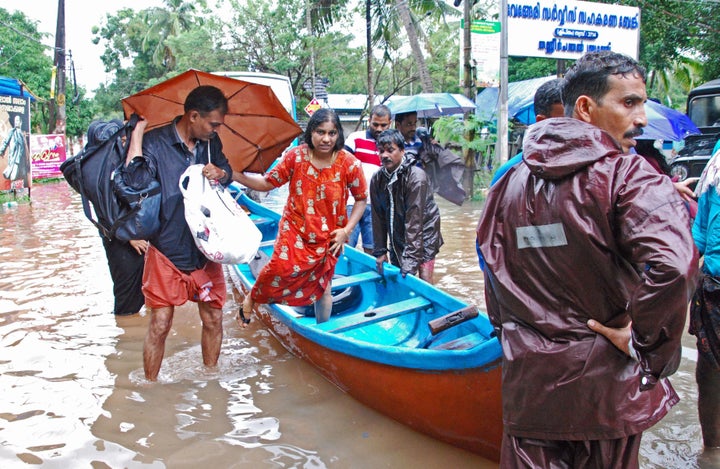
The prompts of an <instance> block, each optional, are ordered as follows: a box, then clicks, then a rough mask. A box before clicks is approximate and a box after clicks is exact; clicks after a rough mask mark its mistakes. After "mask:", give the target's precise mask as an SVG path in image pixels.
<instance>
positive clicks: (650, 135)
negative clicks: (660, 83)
mask: <svg viewBox="0 0 720 469" xmlns="http://www.w3.org/2000/svg"><path fill="white" fill-rule="evenodd" d="M645 114H646V115H647V120H648V124H647V127H645V128H644V129H643V134H642V135H641V136H640V137H638V138H640V139H645V140H673V141H676V142H679V141H681V140H684V139H685V137H687V136H688V135H692V134H699V133H700V130H699V129H698V128H697V127H696V126H695V124H694V123H693V121H691V120H690V118H689V117H688V116H686V115H685V114H683V113H682V112H679V111H676V110H675V109H672V108H669V107H667V106H663V105H662V104H660V103H656V102H655V101H651V100H647V101H646V102H645Z"/></svg>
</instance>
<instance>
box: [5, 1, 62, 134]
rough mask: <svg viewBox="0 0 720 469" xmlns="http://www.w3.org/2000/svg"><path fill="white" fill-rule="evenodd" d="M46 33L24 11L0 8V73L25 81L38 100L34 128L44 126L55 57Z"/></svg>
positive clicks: (33, 109) (32, 116) (35, 106)
mask: <svg viewBox="0 0 720 469" xmlns="http://www.w3.org/2000/svg"><path fill="white" fill-rule="evenodd" d="M42 38H43V34H42V33H40V32H38V30H37V25H36V24H35V23H34V22H33V21H32V20H30V19H29V18H28V17H26V16H25V15H24V14H23V13H21V12H18V11H16V12H14V13H12V14H11V13H9V12H8V11H7V10H5V9H3V8H0V75H2V76H6V77H11V78H17V79H19V80H22V82H23V83H25V84H26V85H27V87H28V89H29V90H30V91H31V92H32V93H34V94H35V96H37V97H38V98H39V99H38V100H37V101H35V102H33V104H32V113H31V119H32V122H31V128H33V129H40V128H43V127H44V124H43V117H44V115H45V114H44V112H43V111H44V109H43V105H44V103H43V101H44V100H45V99H47V98H49V96H50V76H51V75H52V68H53V59H52V57H51V53H52V51H51V50H50V48H48V47H46V46H44V45H43V44H42V42H41V41H42Z"/></svg>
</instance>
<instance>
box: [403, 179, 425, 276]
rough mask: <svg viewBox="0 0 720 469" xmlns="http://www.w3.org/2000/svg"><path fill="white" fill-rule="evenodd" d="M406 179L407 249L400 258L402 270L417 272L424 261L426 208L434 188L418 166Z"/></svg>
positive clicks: (408, 272) (406, 272)
mask: <svg viewBox="0 0 720 469" xmlns="http://www.w3.org/2000/svg"><path fill="white" fill-rule="evenodd" d="M404 181H405V186H404V187H403V193H404V195H405V204H406V210H405V249H403V253H402V258H401V259H400V270H401V272H402V273H404V274H416V273H417V272H418V269H419V268H420V264H421V263H422V261H423V258H422V256H423V241H424V240H423V228H424V225H425V224H424V218H425V214H424V208H425V207H426V206H427V201H428V197H430V195H432V188H431V187H430V181H429V180H428V179H427V177H426V176H425V172H424V171H423V170H422V169H420V168H417V167H413V168H411V171H410V174H409V177H408V178H407V179H405V180H404Z"/></svg>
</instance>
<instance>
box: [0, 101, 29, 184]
mask: <svg viewBox="0 0 720 469" xmlns="http://www.w3.org/2000/svg"><path fill="white" fill-rule="evenodd" d="M29 134H30V98H25V97H19V96H6V95H0V190H2V191H7V190H12V189H24V188H28V189H29V188H30V185H31V181H32V174H31V164H30V141H29Z"/></svg>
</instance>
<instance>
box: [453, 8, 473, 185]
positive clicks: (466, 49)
mask: <svg viewBox="0 0 720 469" xmlns="http://www.w3.org/2000/svg"><path fill="white" fill-rule="evenodd" d="M456 6H457V5H456ZM471 7H472V3H471V0H465V1H464V2H463V90H464V91H465V96H466V97H467V98H468V99H469V100H471V101H472V102H475V77H474V76H473V67H472V43H471V40H472V39H471V37H472V18H471V17H470V9H471ZM469 114H470V113H469V112H466V113H465V119H467V118H468V116H469ZM464 137H465V139H466V140H467V141H468V142H470V141H472V140H474V139H475V135H473V131H472V130H465V135H464ZM463 160H464V162H465V173H464V174H463V189H465V193H466V194H467V195H468V197H469V198H471V199H472V196H473V192H474V190H473V189H474V188H473V186H474V178H475V169H476V165H475V151H474V150H472V149H470V148H464V149H463Z"/></svg>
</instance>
